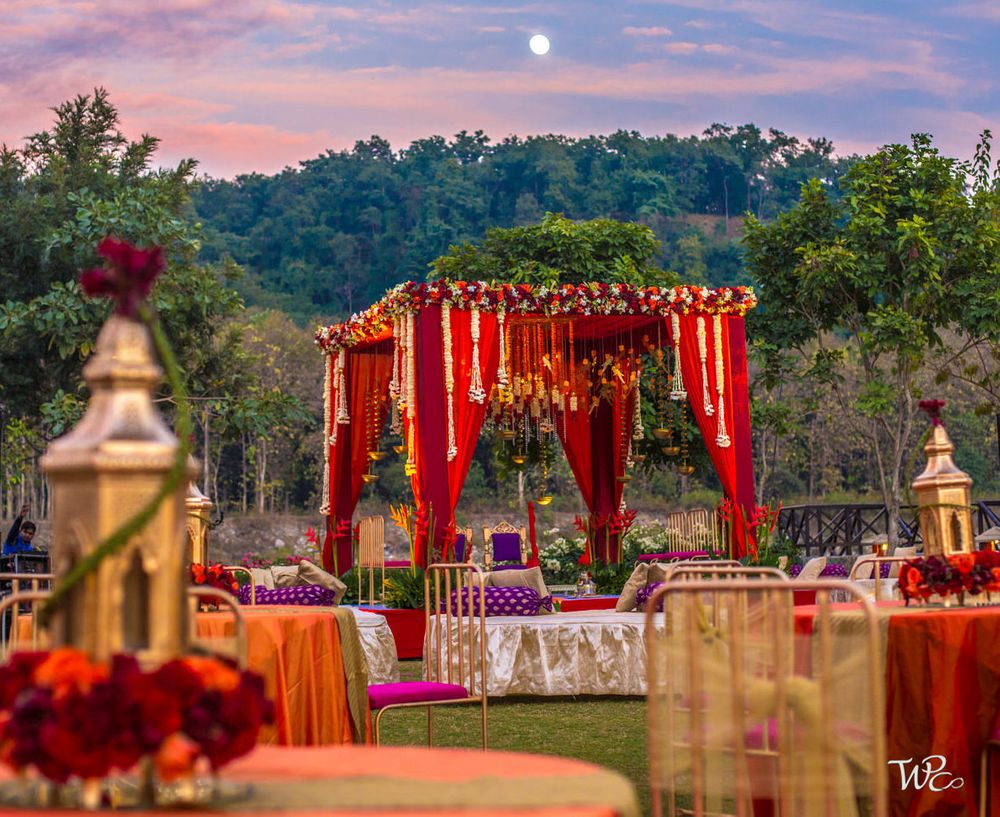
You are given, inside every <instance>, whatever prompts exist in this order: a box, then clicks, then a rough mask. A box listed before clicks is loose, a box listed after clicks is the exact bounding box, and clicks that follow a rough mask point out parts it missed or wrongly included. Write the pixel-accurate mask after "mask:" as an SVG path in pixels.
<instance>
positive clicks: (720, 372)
mask: <svg viewBox="0 0 1000 817" xmlns="http://www.w3.org/2000/svg"><path fill="white" fill-rule="evenodd" d="M712 328H713V331H714V336H715V390H716V392H718V394H719V416H718V421H719V433H718V434H717V435H716V437H715V443H716V445H718V446H719V448H729V446H730V445H731V444H732V441H731V440H730V439H729V434H728V433H727V431H726V403H725V399H724V392H725V382H726V381H725V373H726V372H725V361H724V360H723V356H722V316H721V315H715V316H714V317H713V319H712Z"/></svg>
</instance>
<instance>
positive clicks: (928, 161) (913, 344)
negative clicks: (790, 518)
mask: <svg viewBox="0 0 1000 817" xmlns="http://www.w3.org/2000/svg"><path fill="white" fill-rule="evenodd" d="M981 175H982V174H981V173H980V174H978V176H977V174H976V173H975V168H974V167H972V166H970V165H968V164H966V163H962V162H959V161H957V160H955V159H950V158H947V157H944V156H942V155H941V154H940V153H939V152H938V151H937V150H936V149H935V148H934V147H933V146H932V144H931V140H930V137H928V136H926V135H916V136H914V137H913V140H912V144H911V145H909V146H907V145H889V146H887V147H885V148H883V149H882V150H880V151H878V152H877V153H875V154H873V155H871V156H868V157H865V158H863V159H861V160H860V161H859V162H857V163H856V164H855V165H853V167H852V168H851V169H850V171H849V172H848V173H847V174H846V176H845V177H844V178H843V179H842V181H841V187H842V196H841V197H840V198H839V199H836V200H834V199H833V198H831V196H830V195H828V193H827V192H826V191H825V190H824V187H823V185H822V183H821V182H820V181H819V180H812V181H810V182H808V183H807V184H805V185H804V186H803V187H802V192H801V198H800V200H799V203H798V204H797V205H796V206H795V207H794V208H792V210H790V211H789V212H788V213H786V214H784V215H782V216H781V217H779V218H778V219H777V221H776V222H774V223H772V224H763V223H762V222H760V221H759V220H758V219H757V218H755V217H754V216H748V217H747V219H746V235H745V245H746V262H747V265H748V267H749V269H750V271H751V274H752V276H753V278H754V280H755V281H756V283H757V285H758V286H759V287H760V292H761V308H760V309H759V310H756V312H755V314H753V315H752V316H751V318H750V321H751V332H752V334H753V335H754V336H756V337H757V338H759V339H760V340H761V341H762V343H763V344H764V348H765V349H766V350H769V352H770V354H768V355H765V365H772V366H775V367H777V366H779V365H781V363H780V362H779V356H780V355H782V354H783V353H785V352H787V351H788V350H792V351H794V352H796V353H797V354H798V356H799V360H800V361H801V364H802V366H803V367H804V369H805V371H806V373H807V374H808V376H809V377H811V378H812V379H813V380H814V381H817V382H822V383H824V384H827V385H828V386H829V388H830V394H831V396H832V398H833V399H835V400H837V401H838V404H839V408H840V410H841V411H842V412H843V413H844V415H845V416H847V417H851V418H854V419H856V420H857V422H856V426H855V427H856V428H857V430H858V432H859V433H861V434H863V435H864V438H865V440H866V442H867V444H868V446H869V447H870V449H871V451H872V452H873V454H874V460H875V463H876V472H877V474H878V480H879V489H880V491H881V493H882V496H883V498H884V501H885V503H886V506H887V507H888V509H889V512H890V518H893V519H894V518H896V516H897V515H898V512H899V508H900V505H901V500H902V495H903V490H904V489H903V484H904V480H905V479H906V478H907V475H906V474H905V466H906V464H907V461H908V458H909V456H910V452H911V449H912V445H913V442H914V440H913V436H914V435H913V431H914V421H915V416H916V413H917V410H918V408H917V403H918V400H919V398H920V397H921V395H922V390H923V389H924V388H925V387H926V384H927V383H928V382H929V380H930V378H931V376H932V374H933V371H932V369H933V366H934V364H935V362H937V358H938V356H939V353H940V352H941V350H942V349H943V348H944V339H943V333H945V332H953V333H956V334H957V335H958V336H959V337H960V338H961V343H962V346H963V348H971V347H974V346H977V345H979V344H983V343H988V342H989V341H991V340H995V339H996V337H997V333H998V329H1000V325H998V324H997V322H996V320H995V316H996V315H997V314H998V309H1000V254H998V251H1000V220H998V212H1000V208H998V203H1000V200H998V192H997V187H996V185H995V184H990V183H986V184H984V183H983V182H982V179H981ZM845 341H846V342H845ZM848 371H850V376H849V377H848V376H847V374H848ZM892 527H893V531H892V535H893V540H894V539H895V529H894V527H895V526H892Z"/></svg>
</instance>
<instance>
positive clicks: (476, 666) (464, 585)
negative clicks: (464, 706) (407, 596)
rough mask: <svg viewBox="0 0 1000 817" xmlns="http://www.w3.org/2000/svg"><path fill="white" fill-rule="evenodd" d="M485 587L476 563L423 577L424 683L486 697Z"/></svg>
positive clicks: (438, 567)
mask: <svg viewBox="0 0 1000 817" xmlns="http://www.w3.org/2000/svg"><path fill="white" fill-rule="evenodd" d="M485 584H486V577H485V574H484V573H483V572H482V571H481V570H480V569H479V568H478V567H477V566H476V565H474V564H470V563H468V562H452V563H449V564H434V565H430V566H429V567H428V568H427V570H426V572H425V573H424V619H425V621H424V625H425V626H424V680H425V681H429V682H432V683H441V684H459V685H460V686H464V687H465V688H466V689H467V690H468V691H469V695H470V696H471V697H473V698H477V699H478V698H482V697H485V695H486V594H485V593H484V592H483V589H484V585H485Z"/></svg>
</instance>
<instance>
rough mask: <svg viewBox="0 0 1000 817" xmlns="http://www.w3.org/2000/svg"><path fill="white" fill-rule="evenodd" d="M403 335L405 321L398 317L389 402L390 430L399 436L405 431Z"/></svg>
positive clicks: (396, 319)
mask: <svg viewBox="0 0 1000 817" xmlns="http://www.w3.org/2000/svg"><path fill="white" fill-rule="evenodd" d="M402 333H403V320H402V318H398V317H397V318H395V319H394V320H393V322H392V380H391V381H390V382H389V401H390V403H391V404H392V419H391V420H390V422H389V430H390V431H392V433H393V434H399V433H400V432H401V431H402V430H403V427H402V423H401V421H400V417H399V403H400V392H401V391H402V382H401V380H402V377H401V375H402V369H403V362H402V359H403V338H401V337H400V335H402Z"/></svg>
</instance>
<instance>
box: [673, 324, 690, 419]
mask: <svg viewBox="0 0 1000 817" xmlns="http://www.w3.org/2000/svg"><path fill="white" fill-rule="evenodd" d="M670 328H671V330H672V334H673V341H674V377H673V385H672V386H671V388H670V399H671V400H686V399H687V391H685V389H684V378H683V377H682V376H681V319H680V317H679V316H678V315H677V313H676V312H674V313H673V314H672V315H671V316H670Z"/></svg>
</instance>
